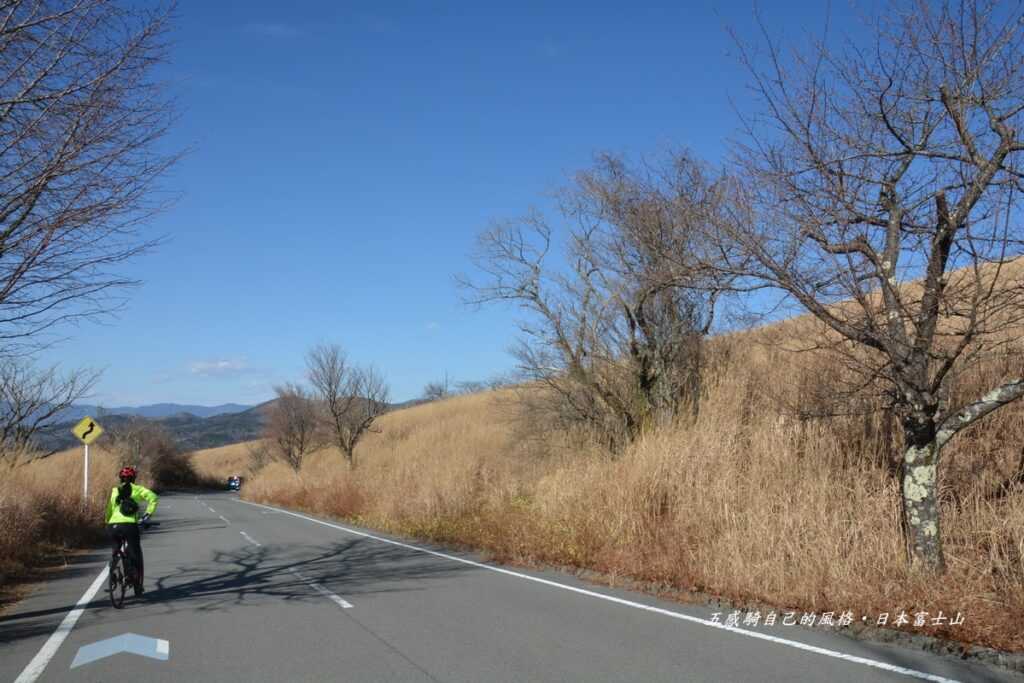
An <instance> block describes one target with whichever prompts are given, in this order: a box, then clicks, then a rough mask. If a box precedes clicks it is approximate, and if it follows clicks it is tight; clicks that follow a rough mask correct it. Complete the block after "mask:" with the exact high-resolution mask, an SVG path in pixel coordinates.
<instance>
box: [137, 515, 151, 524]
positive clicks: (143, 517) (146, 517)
mask: <svg viewBox="0 0 1024 683" xmlns="http://www.w3.org/2000/svg"><path fill="white" fill-rule="evenodd" d="M139 521H141V522H142V523H143V524H148V523H149V513H147V514H144V515H142V519H141V520H139Z"/></svg>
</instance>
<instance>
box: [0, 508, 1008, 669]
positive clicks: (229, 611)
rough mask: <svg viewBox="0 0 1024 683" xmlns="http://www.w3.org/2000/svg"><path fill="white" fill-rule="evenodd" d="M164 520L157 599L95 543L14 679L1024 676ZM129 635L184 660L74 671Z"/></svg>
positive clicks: (219, 526) (367, 537) (374, 540)
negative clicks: (114, 572) (125, 595)
mask: <svg viewBox="0 0 1024 683" xmlns="http://www.w3.org/2000/svg"><path fill="white" fill-rule="evenodd" d="M157 518H158V519H159V521H160V525H159V526H158V527H153V528H152V529H151V530H150V531H149V532H148V533H146V534H145V535H144V537H143V547H144V549H145V554H146V573H147V587H148V592H147V594H146V595H145V597H144V598H143V599H141V600H139V599H134V598H129V599H128V600H127V601H126V605H125V609H123V610H115V609H114V608H113V607H111V605H110V602H109V600H108V597H107V594H106V593H105V592H104V590H103V588H104V587H105V585H106V584H105V582H103V583H102V584H101V582H99V581H98V577H99V575H100V574H101V572H102V571H103V568H104V565H105V562H106V559H107V554H106V552H105V551H104V552H96V553H93V554H89V555H85V556H83V557H81V558H80V559H79V560H78V561H77V562H76V563H75V564H74V565H73V566H72V567H70V568H68V569H67V570H65V571H63V572H61V573H60V575H59V576H58V577H57V578H55V579H54V580H52V581H50V582H49V583H47V584H46V585H45V586H42V587H40V588H39V589H38V590H36V591H34V592H33V594H32V595H30V596H29V597H28V598H27V599H25V600H24V601H23V602H21V603H19V604H18V605H17V606H16V607H14V608H13V609H11V610H9V611H8V612H7V613H5V614H4V615H2V616H0V681H2V680H6V681H15V680H17V681H18V683H30V682H31V681H34V680H39V681H128V680H132V679H136V680H145V681H147V683H153V682H157V681H246V682H250V681H410V682H411V681H417V682H419V681H644V682H651V681H691V682H699V681H725V682H728V683H739V682H743V681H752V682H754V681H756V682H758V683H763V682H766V681H803V680H807V681H818V680H827V681H915V680H933V681H946V680H952V681H1007V682H1009V681H1018V682H1019V681H1021V680H1024V677H1021V676H1017V675H1015V674H1011V673H1009V672H1004V671H997V670H994V669H989V668H987V667H984V666H981V665H977V664H968V663H965V662H962V661H958V660H953V659H948V658H942V657H939V656H936V655H931V654H928V653H924V652H918V651H911V650H904V649H900V648H897V647H894V646H890V645H885V644H877V643H866V642H859V641H855V640H852V639H849V638H846V637H845V636H842V635H839V634H836V633H832V632H828V631H825V630H820V629H812V628H802V627H798V626H781V625H776V626H774V627H767V628H766V627H761V628H747V629H741V630H725V629H722V628H717V627H715V626H713V625H711V624H710V623H707V622H706V621H705V620H707V619H709V618H710V616H711V613H712V611H713V610H712V609H711V608H709V607H703V606H688V605H679V604H676V603H672V602H666V601H662V600H658V599H656V598H652V597H650V596H646V595H642V594H636V593H630V592H628V591H623V590H615V589H609V588H603V587H595V586H592V585H589V584H586V583H583V582H580V581H577V580H575V579H574V578H572V577H570V576H567V575H564V574H561V573H557V572H535V571H524V570H519V569H515V568H503V567H500V566H497V565H490V564H485V563H481V562H480V560H479V558H478V557H474V556H472V555H470V554H463V553H451V552H448V551H443V550H440V549H437V548H432V547H429V546H425V545H421V544H416V543H411V542H402V541H399V540H397V539H393V538H391V537H388V536H385V535H382V534H377V533H375V532H370V531H367V530H364V529H355V528H352V527H348V526H346V525H341V524H336V523H332V522H328V521H323V520H318V519H314V518H311V517H306V516H303V515H296V514H294V513H288V512H285V511H277V510H273V509H269V508H265V507H260V506H255V505H252V504H247V503H243V502H241V501H239V500H238V498H237V495H234V494H227V493H225V494H211V495H203V496H198V497H197V496H193V495H184V494H181V495H174V496H165V497H164V498H163V499H162V500H161V506H160V509H159V510H158V513H157ZM92 586H98V587H99V588H98V590H97V591H96V592H95V593H94V595H93V596H92V599H91V600H89V599H88V597H89V596H88V589H89V588H90V587H92ZM83 596H84V597H83ZM80 601H81V604H78V603H79V602H80ZM76 605H78V609H76ZM69 614H70V616H69ZM76 616H77V621H76V620H75V617H76ZM127 633H133V634H138V635H142V636H147V637H151V638H156V639H160V640H164V641H167V649H168V658H167V659H166V660H158V659H149V658H145V657H141V656H137V655H133V654H126V653H121V654H117V655H114V656H111V657H107V658H105V659H101V660H98V661H93V662H91V663H88V664H84V665H81V666H78V667H76V668H71V665H72V662H73V660H74V658H75V656H76V654H77V653H78V652H79V649H80V648H82V647H84V646H88V645H89V644H92V643H95V642H98V641H103V640H105V639H108V638H112V637H115V636H119V635H122V634H127Z"/></svg>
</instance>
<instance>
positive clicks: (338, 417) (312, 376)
mask: <svg viewBox="0 0 1024 683" xmlns="http://www.w3.org/2000/svg"><path fill="white" fill-rule="evenodd" d="M306 368H307V372H308V377H309V381H310V383H311V384H312V385H313V388H314V390H315V392H316V397H317V399H318V400H319V402H320V405H321V409H322V412H323V415H324V419H325V420H326V422H327V424H328V431H329V432H330V433H331V435H332V437H333V440H334V443H335V445H336V446H337V447H338V448H339V449H340V450H341V452H342V453H343V454H344V455H345V459H346V460H347V461H348V464H349V466H350V467H354V466H355V449H356V445H357V444H358V443H359V441H360V439H362V438H363V436H364V435H365V434H366V433H367V432H369V431H371V430H372V429H373V423H374V421H375V420H376V419H377V418H378V417H380V416H381V415H383V414H384V413H385V412H387V410H388V396H389V393H390V392H389V390H388V385H387V382H385V380H384V378H383V376H381V374H380V373H379V372H378V371H377V370H376V369H375V368H373V367H372V366H366V367H359V366H354V365H351V364H350V363H349V362H348V359H347V357H346V356H345V352H344V351H343V350H342V349H341V347H340V346H338V345H337V344H329V345H328V344H324V345H320V346H316V347H314V348H313V349H311V350H310V351H309V353H308V354H306Z"/></svg>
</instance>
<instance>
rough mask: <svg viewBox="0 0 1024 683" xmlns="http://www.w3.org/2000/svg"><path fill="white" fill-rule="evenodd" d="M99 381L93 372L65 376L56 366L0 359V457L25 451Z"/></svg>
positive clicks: (96, 373)
mask: <svg viewBox="0 0 1024 683" xmlns="http://www.w3.org/2000/svg"><path fill="white" fill-rule="evenodd" d="M98 379H99V372H96V371H93V370H77V371H74V372H70V373H68V374H65V375H62V374H61V373H60V372H59V371H58V369H57V368H56V367H49V368H36V367H34V366H33V365H32V364H31V363H30V362H29V361H28V360H26V359H22V358H8V359H5V360H0V455H2V454H3V453H5V452H7V451H8V450H14V451H17V450H21V449H24V448H26V447H27V446H28V445H29V444H30V443H31V441H32V437H33V436H34V435H35V434H36V433H37V432H38V431H39V430H40V429H43V428H45V427H48V426H49V425H51V424H53V423H54V422H56V421H57V420H58V419H59V418H60V414H61V412H62V411H64V409H65V408H68V407H69V406H71V405H72V404H74V403H76V402H77V401H79V400H81V399H82V398H83V397H84V396H86V395H87V394H88V393H89V392H90V391H91V390H92V387H93V386H94V385H95V383H96V381H97V380H98Z"/></svg>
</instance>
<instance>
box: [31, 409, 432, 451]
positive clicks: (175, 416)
mask: <svg viewBox="0 0 1024 683" xmlns="http://www.w3.org/2000/svg"><path fill="white" fill-rule="evenodd" d="M274 401H276V399H274V400H271V401H267V402H266V403H261V404H260V405H258V406H243V405H238V404H236V403H226V404H224V405H220V406H209V407H208V406H191V405H181V404H178V403H157V404H154V405H149V406H139V407H136V408H104V409H100V408H97V407H96V406H89V405H80V406H73V407H72V408H69V409H68V410H67V411H65V412H64V413H62V414H61V417H60V420H59V421H58V422H56V423H54V424H52V425H51V426H49V427H47V428H46V429H41V430H39V432H37V433H36V436H35V441H36V445H37V446H39V448H40V449H42V450H44V451H47V452H52V451H61V450H64V449H67V448H72V447H74V446H77V445H79V441H78V439H76V438H75V437H74V435H72V434H71V428H72V427H73V426H74V425H75V423H76V422H78V421H79V420H81V419H82V418H83V417H85V416H86V415H89V416H91V417H93V418H95V419H96V421H97V422H99V423H100V425H102V426H103V428H104V429H105V430H107V431H110V430H116V429H117V428H118V427H122V426H124V425H126V424H128V423H129V422H131V421H132V420H137V419H139V418H142V419H145V420H152V421H153V422H156V423H157V424H159V425H161V426H163V427H164V428H165V429H167V430H168V431H169V432H170V433H171V434H172V435H173V436H174V438H175V440H176V441H177V442H178V445H179V446H180V447H181V448H182V449H183V450H186V451H193V450H199V449H203V448H216V447H217V446H227V445H228V444H233V443H239V442H241V441H252V440H253V439H258V438H260V435H261V434H262V432H263V425H264V422H265V419H266V413H267V410H268V409H269V408H270V407H271V406H272V405H273V404H274ZM419 403H423V400H422V399H414V400H412V401H405V402H403V403H397V404H392V405H390V406H389V407H388V410H389V411H390V410H398V409H400V408H408V407H411V406H414V405H417V404H419ZM104 438H106V437H105V436H101V437H100V439H99V441H98V442H97V443H98V444H99V445H100V446H102V445H103V439H104Z"/></svg>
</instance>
